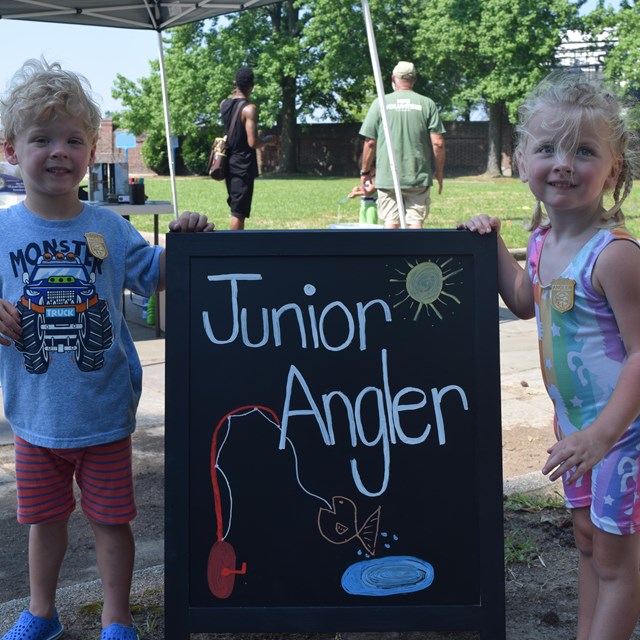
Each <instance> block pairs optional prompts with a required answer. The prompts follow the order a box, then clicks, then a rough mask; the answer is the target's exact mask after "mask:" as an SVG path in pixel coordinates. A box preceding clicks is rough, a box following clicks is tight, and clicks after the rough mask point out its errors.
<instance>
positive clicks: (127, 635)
mask: <svg viewBox="0 0 640 640" xmlns="http://www.w3.org/2000/svg"><path fill="white" fill-rule="evenodd" d="M100 640H140V636H139V635H138V631H137V629H136V628H135V627H125V626H124V625H123V624H118V623H117V622H114V623H113V624H110V625H109V626H108V627H107V628H106V629H103V630H102V635H101V636H100Z"/></svg>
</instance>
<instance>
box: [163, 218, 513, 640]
mask: <svg viewBox="0 0 640 640" xmlns="http://www.w3.org/2000/svg"><path fill="white" fill-rule="evenodd" d="M496 259H497V248H496V238H495V235H494V234H491V235H490V236H479V235H477V234H473V233H471V232H467V231H448V230H423V231H411V230H403V231H382V230H347V231H345V230H327V231H243V232H224V231H223V232H218V231H216V232H214V233H212V234H167V323H166V325H167V332H166V434H165V437H166V450H165V456H166V459H165V464H166V519H165V563H166V564H165V620H166V635H167V637H168V638H172V639H174V640H180V639H188V637H189V634H190V633H206V632H239V631H242V632H251V631H262V632H273V631H277V632H295V631H298V632H299V631H333V632H336V631H385V630H388V631H391V630H393V631H442V630H449V631H454V630H479V631H480V633H481V635H482V637H483V638H487V639H489V638H491V640H503V639H504V638H505V620H504V616H505V612H504V607H505V603H504V598H505V596H504V564H503V554H504V551H503V541H504V537H503V519H502V518H503V513H502V438H501V416H500V368H499V331H498V327H499V324H498V293H497V261H496ZM403 385H404V386H403Z"/></svg>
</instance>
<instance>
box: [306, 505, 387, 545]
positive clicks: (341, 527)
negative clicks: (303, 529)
mask: <svg viewBox="0 0 640 640" xmlns="http://www.w3.org/2000/svg"><path fill="white" fill-rule="evenodd" d="M332 502H333V509H320V511H319V512H318V528H319V529H320V533H321V534H322V537H323V538H325V540H328V541H329V542H331V543H333V544H345V543H346V542H350V541H351V540H353V539H354V538H357V540H358V542H360V544H361V545H362V547H363V549H364V550H365V551H366V552H367V553H368V554H370V555H372V556H374V555H375V554H376V543H377V541H378V531H379V528H380V509H381V507H378V508H377V509H376V510H375V511H374V512H373V513H372V514H371V515H370V516H369V517H368V518H367V519H366V520H365V521H364V523H363V524H362V526H360V525H359V523H358V508H357V507H356V505H355V502H353V500H350V499H349V498H345V497H344V496H334V497H333V499H332Z"/></svg>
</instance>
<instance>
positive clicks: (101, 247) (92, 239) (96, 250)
mask: <svg viewBox="0 0 640 640" xmlns="http://www.w3.org/2000/svg"><path fill="white" fill-rule="evenodd" d="M84 237H85V238H86V239H87V245H88V247H89V253H90V254H91V255H92V256H95V257H96V258H98V260H104V259H105V258H106V257H107V256H108V255H109V252H108V251H107V245H106V243H105V241H104V236H103V235H102V234H101V233H93V232H92V233H85V234H84Z"/></svg>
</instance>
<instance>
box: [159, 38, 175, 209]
mask: <svg viewBox="0 0 640 640" xmlns="http://www.w3.org/2000/svg"><path fill="white" fill-rule="evenodd" d="M158 49H159V53H160V82H161V84H162V105H163V107H164V128H165V133H166V136H167V156H168V158H169V175H170V176H171V195H172V198H173V216H174V218H176V220H177V219H178V192H177V190H176V167H175V160H174V153H173V144H172V142H171V121H170V116H169V93H168V91H167V74H166V72H165V68H164V47H163V45H162V32H160V31H158Z"/></svg>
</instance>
